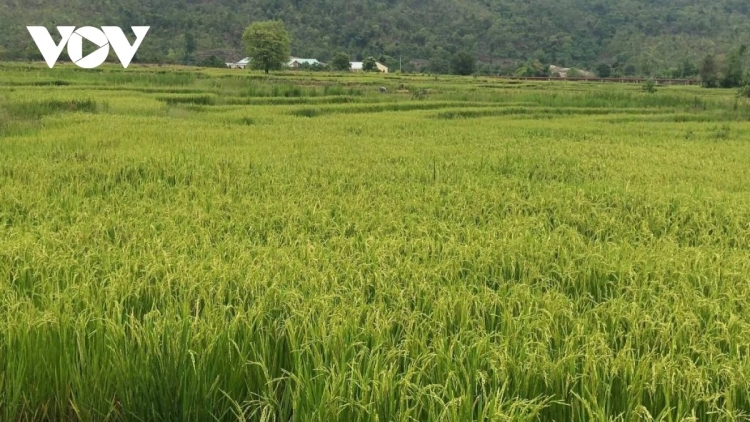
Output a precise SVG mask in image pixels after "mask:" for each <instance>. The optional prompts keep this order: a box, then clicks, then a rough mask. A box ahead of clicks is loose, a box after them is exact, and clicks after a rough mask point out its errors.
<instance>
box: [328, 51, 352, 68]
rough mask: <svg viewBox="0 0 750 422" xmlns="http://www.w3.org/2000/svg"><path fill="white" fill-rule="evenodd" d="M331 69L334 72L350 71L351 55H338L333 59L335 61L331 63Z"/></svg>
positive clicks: (342, 53)
mask: <svg viewBox="0 0 750 422" xmlns="http://www.w3.org/2000/svg"><path fill="white" fill-rule="evenodd" d="M331 68H333V70H340V71H343V70H349V69H350V68H351V64H350V63H349V55H348V54H346V53H344V52H341V53H338V54H336V56H334V57H333V60H332V61H331Z"/></svg>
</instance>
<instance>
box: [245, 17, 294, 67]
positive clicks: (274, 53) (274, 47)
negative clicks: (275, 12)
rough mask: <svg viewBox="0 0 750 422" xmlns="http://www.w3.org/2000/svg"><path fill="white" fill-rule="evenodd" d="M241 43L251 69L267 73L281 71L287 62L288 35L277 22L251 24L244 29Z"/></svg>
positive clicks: (281, 24) (282, 25)
mask: <svg viewBox="0 0 750 422" xmlns="http://www.w3.org/2000/svg"><path fill="white" fill-rule="evenodd" d="M242 41H243V42H244V43H245V49H246V51H247V54H248V56H250V57H251V59H252V60H251V61H250V66H251V67H252V68H253V69H261V70H264V71H265V72H266V73H268V71H269V70H278V69H281V67H282V66H283V64H284V63H286V62H287V61H288V60H289V35H288V34H287V32H286V29H284V24H283V23H281V22H279V21H267V22H255V23H253V24H252V25H250V26H248V27H247V29H245V32H244V33H243V34H242Z"/></svg>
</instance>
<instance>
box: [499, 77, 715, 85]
mask: <svg viewBox="0 0 750 422" xmlns="http://www.w3.org/2000/svg"><path fill="white" fill-rule="evenodd" d="M500 78H501V79H508V80H513V81H572V82H610V83H621V84H642V83H645V82H646V81H649V80H652V81H654V83H656V84H658V85H700V83H701V81H700V80H698V79H671V78H585V77H582V78H561V77H554V76H524V77H521V76H501V77H500Z"/></svg>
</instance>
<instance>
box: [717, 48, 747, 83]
mask: <svg viewBox="0 0 750 422" xmlns="http://www.w3.org/2000/svg"><path fill="white" fill-rule="evenodd" d="M746 50H747V47H746V46H744V45H743V46H741V47H740V48H738V49H737V50H735V51H733V52H732V54H730V55H729V60H728V61H727V65H726V70H725V71H724V75H723V77H722V78H721V86H722V87H724V88H737V87H739V86H740V85H742V78H743V76H744V73H745V69H744V63H743V56H744V55H745V51H746Z"/></svg>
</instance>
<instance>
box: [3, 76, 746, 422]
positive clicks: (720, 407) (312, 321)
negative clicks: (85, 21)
mask: <svg viewBox="0 0 750 422" xmlns="http://www.w3.org/2000/svg"><path fill="white" fill-rule="evenodd" d="M0 69H1V70H0V71H2V72H3V76H4V78H3V82H2V83H3V84H4V86H7V87H8V89H6V90H2V91H1V92H0V420H9V421H52V420H54V421H58V420H61V421H62V420H65V421H143V420H153V421H173V420H186V421H205V420H217V421H238V420H243V421H320V422H323V421H326V422H328V421H342V422H343V421H414V420H419V421H439V420H451V421H473V420H477V421H479V420H481V421H553V420H554V421H589V420H607V421H610V420H611V421H620V420H622V421H625V420H628V421H629V420H663V421H670V420H671V421H683V420H699V421H711V422H713V421H716V422H718V421H740V420H747V415H748V414H750V399H749V398H750V387H749V386H750V383H748V382H747V380H748V379H750V363H748V362H750V361H749V360H748V356H750V345H749V344H748V341H747V339H748V338H750V308H749V307H748V306H747V302H748V300H749V299H750V284H749V283H748V277H747V274H748V268H750V258H749V257H750V254H749V253H748V252H749V251H750V225H748V221H750V200H749V199H748V195H747V182H746V178H745V177H744V176H745V174H746V172H747V169H746V167H747V160H746V157H747V156H748V154H750V144H747V143H746V142H744V141H743V140H744V139H746V138H747V135H748V134H749V133H750V123H748V120H747V119H745V118H744V117H746V116H747V115H748V114H747V113H748V110H747V108H746V107H745V105H743V104H742V103H741V102H740V103H739V104H737V105H736V106H735V100H736V98H735V93H734V92H732V91H731V90H710V91H709V90H700V89H698V88H696V87H676V86H663V87H661V88H660V89H659V91H658V92H657V93H655V94H653V95H652V94H646V93H643V92H641V91H640V87H639V86H637V85H617V84H611V85H603V84H602V85H596V84H585V83H568V82H566V83H554V82H549V83H548V82H539V83H533V84H527V83H517V84H516V83H508V82H506V81H502V80H496V79H491V78H476V79H474V78H459V77H448V76H445V77H443V76H441V77H440V78H439V79H438V80H435V78H432V77H428V76H405V75H399V76H398V78H399V83H403V84H404V86H409V87H414V88H416V89H425V90H428V91H429V93H430V94H429V98H428V99H424V100H418V101H417V100H411V99H410V98H409V95H408V94H405V95H400V94H393V95H379V94H378V93H377V90H376V89H374V88H373V87H377V86H388V87H389V90H390V89H391V88H390V87H391V86H392V85H393V83H392V84H390V85H389V84H388V82H389V80H388V79H387V78H392V77H393V76H384V75H356V74H330V75H329V74H325V73H320V74H318V73H316V74H314V75H311V74H310V73H299V74H298V73H294V72H279V73H277V74H272V75H270V76H265V75H263V74H261V73H257V72H256V73H254V72H250V71H247V72H238V71H236V70H230V69H200V70H196V69H190V68H179V67H174V68H158V67H153V68H151V67H145V66H144V67H139V66H137V65H133V66H131V68H129V69H127V70H122V69H118V68H117V67H115V66H103V67H102V68H101V69H100V71H98V72H85V71H80V70H78V69H75V68H74V67H72V66H66V65H61V66H59V68H58V67H56V68H55V69H48V68H46V66H44V64H40V65H37V64H0ZM55 80H59V81H63V82H64V83H62V84H57V85H54V84H44V83H46V81H55ZM113 82H116V83H113ZM390 82H392V81H390ZM11 84H12V86H11ZM274 90H275V91H274ZM274 92H275V94H274ZM271 94H274V95H275V96H273V95H271ZM301 117H315V118H301ZM725 125H726V127H727V128H728V129H727V130H726V132H727V133H728V135H727V136H726V137H725V138H724V139H722V141H721V142H716V138H715V135H716V134H717V133H719V132H721V131H722V127H723V126H725ZM730 129H731V130H730ZM686 134H687V135H686ZM688 135H689V136H688ZM687 138H689V140H690V142H685V141H686V139H687Z"/></svg>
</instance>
